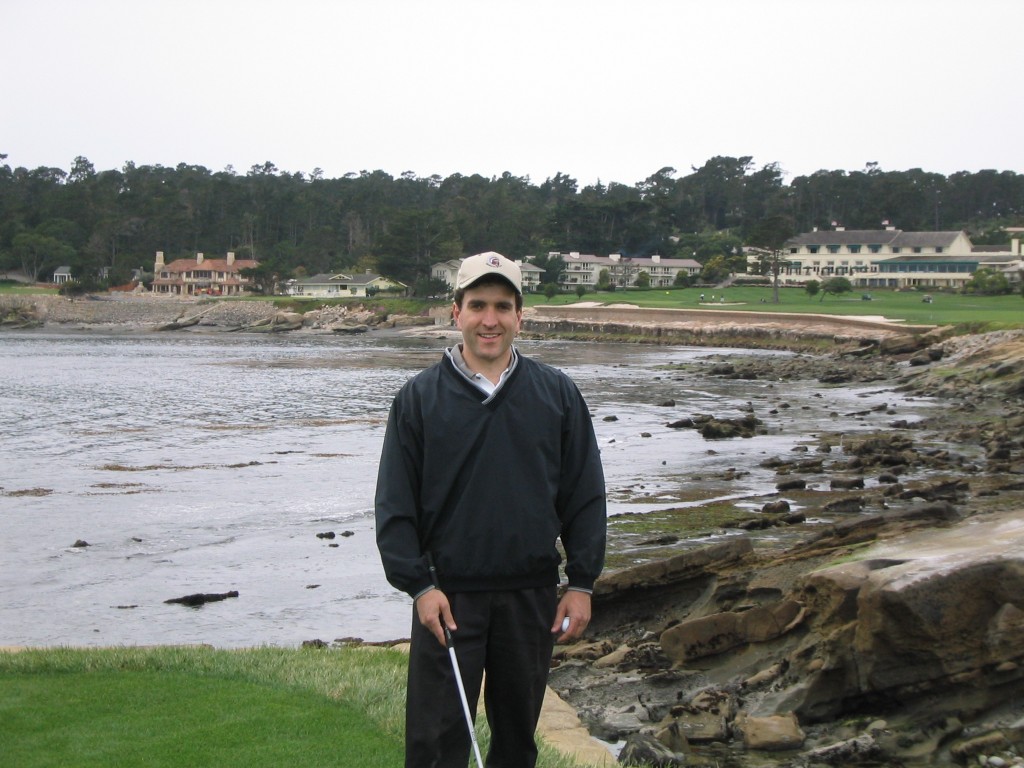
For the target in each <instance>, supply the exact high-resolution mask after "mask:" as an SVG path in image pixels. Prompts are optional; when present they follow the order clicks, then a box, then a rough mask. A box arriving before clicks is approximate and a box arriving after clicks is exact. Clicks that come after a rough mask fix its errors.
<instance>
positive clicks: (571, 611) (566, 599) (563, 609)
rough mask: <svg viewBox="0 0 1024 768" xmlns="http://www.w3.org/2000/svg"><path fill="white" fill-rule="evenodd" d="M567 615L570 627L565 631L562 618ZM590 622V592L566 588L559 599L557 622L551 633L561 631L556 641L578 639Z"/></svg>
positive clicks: (556, 612) (556, 614)
mask: <svg viewBox="0 0 1024 768" xmlns="http://www.w3.org/2000/svg"><path fill="white" fill-rule="evenodd" d="M566 616H568V617H569V627H568V629H566V630H565V631H564V632H563V631H562V620H563V619H564V618H565V617H566ZM588 624H590V594H589V593H587V592H580V591H579V590H577V589H569V590H566V592H565V594H564V595H562V599H561V600H559V601H558V610H557V611H555V623H554V624H552V625H551V633H552V634H556V633H559V634H558V637H556V638H555V642H557V643H565V642H567V641H569V640H576V639H578V638H579V637H581V636H582V635H583V630H585V629H586V628H587V625H588Z"/></svg>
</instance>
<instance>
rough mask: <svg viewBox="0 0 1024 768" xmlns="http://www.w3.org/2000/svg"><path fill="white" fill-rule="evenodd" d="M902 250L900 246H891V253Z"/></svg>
mask: <svg viewBox="0 0 1024 768" xmlns="http://www.w3.org/2000/svg"><path fill="white" fill-rule="evenodd" d="M902 251H903V249H902V248H900V247H899V246H898V245H894V246H893V247H892V252H893V253H901V252H902Z"/></svg>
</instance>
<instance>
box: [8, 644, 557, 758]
mask: <svg viewBox="0 0 1024 768" xmlns="http://www.w3.org/2000/svg"><path fill="white" fill-rule="evenodd" d="M406 668H407V657H406V656H405V654H403V653H400V652H398V651H393V650H384V649H376V648H348V649H329V650H328V649H287V648H253V649H246V650H215V649H212V648H205V647H191V646H190V647H170V646H169V647H158V648H133V647H118V648H103V649H68V648H50V649H37V650H26V651H22V652H20V653H2V652H0V765H3V766H8V765H10V766H18V767H19V768H44V766H46V767H48V768H49V767H52V766H75V767H76V768H79V767H80V768H92V767H93V766H95V768H136V767H139V768H142V767H143V766H144V767H145V768H200V767H208V768H280V766H311V767H312V766H317V767H318V768H393V767H394V766H398V765H401V764H402V762H403V755H404V743H403V741H404V736H403V733H404V707H405V676H406ZM477 730H478V733H479V736H480V742H481V748H482V749H483V750H484V751H486V744H487V742H488V733H487V727H486V724H485V723H484V719H483V717H480V718H478V727H477ZM537 765H538V767H539V768H577V764H576V763H575V762H574V761H572V760H570V759H569V758H566V757H564V756H563V755H561V754H559V753H558V752H556V751H555V750H554V749H552V748H551V747H549V746H547V745H542V746H541V754H540V759H539V761H538V763H537Z"/></svg>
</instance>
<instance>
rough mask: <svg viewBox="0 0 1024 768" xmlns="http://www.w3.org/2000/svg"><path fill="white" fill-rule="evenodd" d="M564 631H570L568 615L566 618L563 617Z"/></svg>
mask: <svg viewBox="0 0 1024 768" xmlns="http://www.w3.org/2000/svg"><path fill="white" fill-rule="evenodd" d="M562 631H563V632H568V631H569V617H568V616H566V617H565V618H564V619H562Z"/></svg>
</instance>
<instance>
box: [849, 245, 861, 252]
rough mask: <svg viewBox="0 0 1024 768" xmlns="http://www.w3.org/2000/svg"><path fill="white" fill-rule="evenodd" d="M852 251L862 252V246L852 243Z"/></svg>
mask: <svg viewBox="0 0 1024 768" xmlns="http://www.w3.org/2000/svg"><path fill="white" fill-rule="evenodd" d="M850 253H860V246H859V245H851V246H850Z"/></svg>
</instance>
